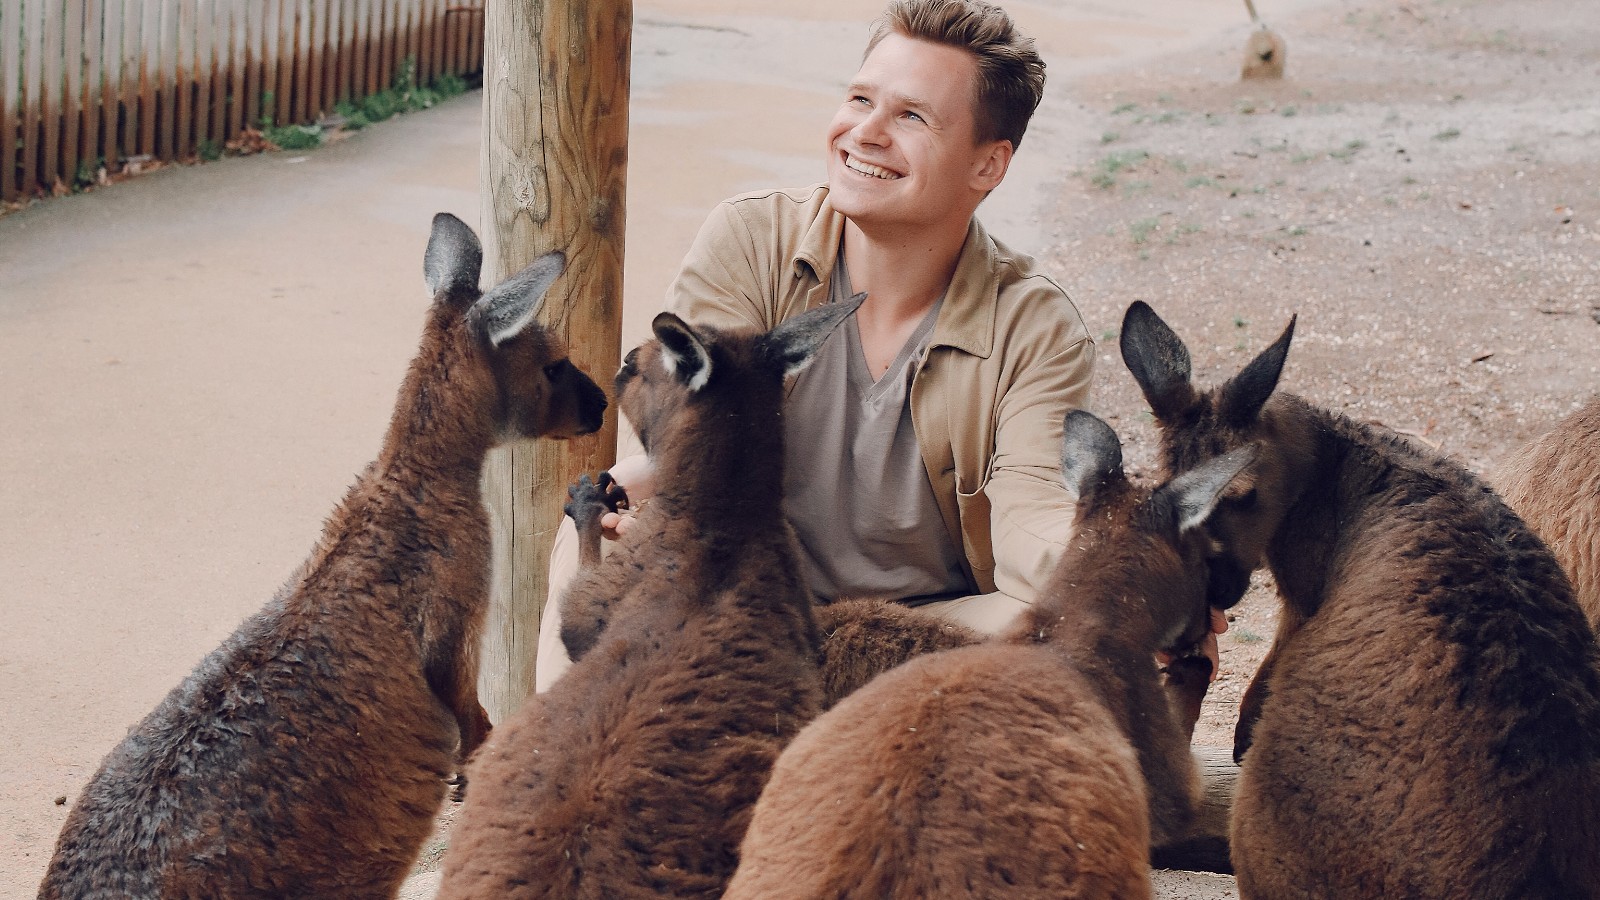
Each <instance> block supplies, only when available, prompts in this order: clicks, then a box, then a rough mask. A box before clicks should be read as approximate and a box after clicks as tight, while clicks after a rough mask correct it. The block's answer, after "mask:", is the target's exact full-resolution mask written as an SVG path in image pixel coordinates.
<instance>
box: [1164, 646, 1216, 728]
mask: <svg viewBox="0 0 1600 900" xmlns="http://www.w3.org/2000/svg"><path fill="white" fill-rule="evenodd" d="M1165 672H1166V678H1165V687H1166V690H1167V696H1168V697H1169V698H1170V700H1171V702H1172V708H1173V711H1174V712H1176V713H1177V715H1178V718H1179V721H1180V722H1181V723H1182V725H1183V728H1184V731H1185V732H1186V733H1187V734H1189V735H1191V736H1192V735H1193V734H1194V726H1195V723H1196V722H1198V721H1199V720H1200V706H1201V704H1202V703H1203V702H1204V701H1205V699H1206V691H1207V690H1209V689H1210V687H1211V660H1210V659H1208V658H1206V657H1205V656H1202V655H1200V654H1198V653H1197V654H1194V655H1192V656H1179V657H1175V658H1173V659H1172V661H1171V662H1168V663H1167V665H1166V669H1165Z"/></svg>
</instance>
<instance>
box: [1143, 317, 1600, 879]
mask: <svg viewBox="0 0 1600 900" xmlns="http://www.w3.org/2000/svg"><path fill="white" fill-rule="evenodd" d="M1292 333H1293V323H1291V325H1290V328H1289V330H1286V331H1285V332H1284V335H1283V337H1281V338H1280V339H1279V340H1278V342H1277V343H1276V344H1274V345H1273V346H1272V347H1270V348H1268V350H1266V351H1265V352H1263V353H1262V354H1261V356H1259V357H1257V359H1256V360H1254V361H1253V362H1251V363H1250V365H1249V366H1247V367H1246V368H1245V369H1244V371H1243V372H1241V373H1240V374H1239V375H1238V376H1237V377H1236V378H1234V379H1233V380H1231V381H1229V382H1228V383H1227V384H1226V385H1224V386H1223V387H1222V388H1220V389H1218V390H1214V391H1210V392H1207V393H1201V392H1199V391H1197V390H1196V389H1195V388H1194V387H1193V386H1192V385H1191V384H1190V382H1189V361H1188V352H1187V350H1186V349H1185V348H1184V347H1183V344H1182V342H1181V341H1180V340H1178V338H1177V336H1176V335H1175V334H1173V333H1172V332H1171V330H1170V329H1168V328H1167V326H1166V325H1165V323H1162V322H1161V320H1160V319H1159V318H1157V317H1156V316H1155V313H1154V312H1152V311H1150V309H1149V307H1147V306H1144V305H1143V304H1135V305H1134V307H1133V308H1131V309H1130V310H1129V311H1128V315H1127V318H1126V319H1125V320H1124V323H1123V330H1122V350H1123V358H1124V359H1125V360H1126V361H1127V362H1128V367H1129V369H1130V370H1132V371H1133V372H1134V376H1135V378H1136V379H1137V380H1138V381H1139V383H1140V385H1141V387H1142V388H1143V389H1144V392H1145V396H1146V398H1147V399H1148V400H1149V401H1150V404H1151V408H1152V410H1153V411H1154V413H1155V415H1156V419H1157V421H1158V423H1159V424H1160V426H1161V429H1162V452H1163V455H1164V458H1165V463H1166V466H1167V467H1168V470H1169V471H1174V472H1179V471H1183V470H1185V469H1186V468H1188V467H1190V466H1193V465H1196V464H1199V463H1201V462H1203V461H1204V460H1206V459H1208V458H1209V457H1211V456H1212V455H1214V454H1216V453H1219V452H1222V451H1225V450H1227V449H1228V448H1230V447H1234V446H1237V445H1239V444H1240V443H1241V442H1244V441H1252V442H1255V443H1257V444H1258V445H1259V446H1260V448H1261V450H1260V457H1259V462H1258V463H1257V465H1256V466H1255V467H1254V469H1253V471H1252V472H1251V473H1249V474H1250V477H1252V478H1253V479H1254V482H1255V484H1254V486H1253V488H1252V489H1251V490H1249V491H1247V492H1244V493H1241V494H1239V495H1238V496H1236V497H1233V498H1230V499H1224V501H1223V506H1222V508H1221V509H1220V510H1219V512H1218V514H1217V516H1216V517H1215V526H1216V528H1217V529H1218V532H1219V534H1222V535H1224V536H1225V537H1226V538H1227V539H1228V540H1229V541H1230V543H1231V544H1232V546H1233V547H1234V548H1235V549H1236V551H1238V552H1241V553H1245V554H1252V555H1253V556H1254V559H1256V560H1262V559H1264V561H1265V562H1266V564H1267V565H1268V566H1269V567H1270V568H1271V569H1272V572H1273V574H1274V576H1275V577H1276V579H1277V582H1278V587H1279V590H1280V592H1281V594H1282V598H1283V604H1284V606H1283V615H1282V617H1281V624H1280V627H1279V632H1278V637H1277V640H1276V642H1275V643H1274V645H1273V648H1272V651H1271V654H1270V655H1269V657H1268V661H1267V663H1265V664H1264V665H1263V668H1262V671H1261V672H1260V673H1258V674H1257V676H1256V680H1255V682H1254V684H1252V686H1251V702H1250V704H1249V705H1250V707H1251V709H1250V710H1248V711H1244V712H1242V713H1241V720H1240V731H1239V743H1238V747H1237V748H1236V751H1237V752H1244V751H1245V750H1246V748H1247V749H1248V752H1244V755H1243V770H1242V772H1241V774H1240V780H1239V787H1238V796H1237V799H1236V803H1235V807H1234V818H1233V828H1232V835H1231V840H1232V854H1233V861H1234V866H1235V868H1236V870H1237V873H1238V879H1239V889H1240V894H1241V895H1242V896H1244V897H1302V896H1315V897H1472V898H1511V897H1517V898H1556V897H1565V898H1579V897H1595V896H1600V894H1597V891H1600V831H1597V829H1600V672H1597V666H1600V650H1597V648H1596V644H1595V638H1594V634H1593V632H1592V631H1591V629H1590V628H1589V626H1588V624H1587V623H1586V622H1585V621H1584V619H1583V616H1582V614H1581V613H1580V611H1579V609H1578V606H1577V603H1576V602H1575V601H1574V600H1573V597H1572V591H1571V588H1570V586H1569V585H1568V583H1567V579H1566V578H1565V577H1564V576H1563V575H1562V573H1561V570H1560V568H1559V567H1558V566H1557V564H1556V561H1555V559H1554V558H1553V557H1552V556H1551V555H1550V552H1549V551H1548V550H1547V549H1546V548H1545V547H1544V545H1543V544H1542V543H1541V542H1540V541H1539V540H1538V539H1537V538H1536V537H1535V536H1534V535H1533V534H1532V532H1531V531H1530V530H1529V529H1528V528H1527V527H1526V526H1525V525H1524V524H1523V523H1522V522H1521V521H1520V520H1519V519H1518V518H1517V517H1516V516H1515V515H1513V514H1512V512H1511V511H1510V510H1509V509H1507V508H1506V507H1505V505H1504V504H1502V503H1501V502H1500V500H1499V499H1498V498H1497V497H1496V496H1495V495H1494V494H1493V492H1491V491H1489V490H1488V489H1487V488H1485V487H1484V486H1483V485H1482V484H1481V483H1480V482H1478V481H1477V479H1475V478H1474V477H1473V476H1472V475H1470V474H1469V473H1467V472H1466V471H1465V470H1463V469H1462V468H1460V467H1459V466H1457V465H1455V464H1454V463H1452V462H1449V461H1447V460H1445V459H1442V458H1440V457H1438V456H1437V455H1435V454H1432V453H1430V452H1427V451H1425V450H1422V449H1420V448H1418V447H1416V446H1413V445H1411V444H1408V443H1406V442H1405V441H1403V440H1401V439H1400V438H1398V437H1395V436H1393V435H1389V434H1385V433H1381V432H1379V431H1377V430H1375V429H1372V428H1369V427H1366V426H1364V425H1361V424H1358V423H1356V422H1353V421H1351V420H1349V419H1347V418H1344V417H1343V416H1340V415H1337V414H1335V413H1331V412H1328V411H1325V410H1322V409H1318V408H1316V407H1313V406H1311V405H1309V404H1307V403H1306V402H1305V401H1303V400H1301V399H1299V398H1297V397H1293V396H1289V395H1285V394H1274V393H1273V391H1274V389H1275V387H1276V385H1277V380H1278V376H1279V373H1280V372H1281V368H1282V365H1283V360H1284V357H1285V355H1286V354H1287V352H1288V346H1289V339H1290V337H1291V335H1292ZM1242 558H1243V559H1246V560H1249V559H1251V556H1249V555H1247V556H1244V557H1242ZM1252 717H1255V718H1252Z"/></svg>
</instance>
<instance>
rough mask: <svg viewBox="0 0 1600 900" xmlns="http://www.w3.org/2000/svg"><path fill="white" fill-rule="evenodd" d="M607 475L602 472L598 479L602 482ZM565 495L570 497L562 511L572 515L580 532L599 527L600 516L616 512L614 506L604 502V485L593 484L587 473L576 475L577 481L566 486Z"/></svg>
mask: <svg viewBox="0 0 1600 900" xmlns="http://www.w3.org/2000/svg"><path fill="white" fill-rule="evenodd" d="M607 477H608V476H606V475H605V474H604V473H602V474H601V476H600V479H601V481H602V482H604V481H605V480H606V479H607ZM567 497H568V498H570V499H568V500H567V503H566V505H565V506H563V507H562V511H564V512H565V513H566V514H567V515H568V516H571V517H572V521H573V523H574V524H576V525H577V526H578V532H579V533H580V534H581V533H583V532H584V531H586V530H588V529H597V528H599V527H600V517H601V516H603V515H605V514H606V513H608V512H616V507H615V506H613V505H611V504H609V503H607V502H606V489H605V487H603V486H602V485H599V484H595V483H594V481H592V480H591V479H590V478H589V476H588V475H579V476H578V480H577V482H576V483H574V484H573V485H572V486H571V487H569V488H567Z"/></svg>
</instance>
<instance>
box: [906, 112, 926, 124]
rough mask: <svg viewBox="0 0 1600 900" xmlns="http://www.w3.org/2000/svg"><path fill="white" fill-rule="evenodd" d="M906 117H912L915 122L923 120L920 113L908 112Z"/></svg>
mask: <svg viewBox="0 0 1600 900" xmlns="http://www.w3.org/2000/svg"><path fill="white" fill-rule="evenodd" d="M906 118H908V119H910V120H911V121H913V122H921V121H923V118H922V116H920V115H918V114H916V113H914V112H908V113H906Z"/></svg>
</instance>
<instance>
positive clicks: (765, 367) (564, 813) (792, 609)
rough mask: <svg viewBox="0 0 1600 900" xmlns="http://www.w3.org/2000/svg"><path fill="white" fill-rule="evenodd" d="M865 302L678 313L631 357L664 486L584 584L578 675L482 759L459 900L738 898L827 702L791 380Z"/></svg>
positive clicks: (596, 489)
mask: <svg viewBox="0 0 1600 900" xmlns="http://www.w3.org/2000/svg"><path fill="white" fill-rule="evenodd" d="M860 299H861V297H860V296H858V297H857V298H856V299H855V301H854V302H850V303H840V304H832V305H828V306H823V307H820V308H818V309H816V310H813V311H811V312H808V313H804V314H802V315H800V316H797V317H795V318H793V319H790V320H788V321H787V322H784V323H783V324H781V325H779V326H778V327H777V328H775V329H774V330H773V331H771V332H770V333H767V334H764V335H763V334H748V333H741V332H726V331H721V330H714V329H710V328H695V327H692V326H690V325H688V324H687V323H685V322H684V321H683V320H681V319H679V318H678V317H677V316H675V315H672V314H671V313H662V314H661V315H659V316H657V317H656V319H655V322H654V325H653V329H654V333H655V340H652V341H650V342H648V343H646V344H644V345H643V346H641V347H639V348H638V349H636V350H634V351H633V352H631V353H629V354H628V356H627V358H626V360H625V361H624V363H623V366H622V369H621V371H620V372H619V373H618V375H617V397H618V403H619V405H620V408H621V409H622V411H623V412H624V413H625V414H626V415H627V416H628V419H629V421H630V422H632V423H633V425H634V427H635V428H636V430H637V431H638V433H639V436H640V439H641V440H642V441H643V443H644V446H645V449H646V451H647V452H649V453H650V455H651V457H652V458H653V459H654V460H655V464H656V471H657V478H658V484H659V491H658V493H657V495H656V497H655V498H654V499H653V500H652V501H651V503H650V504H649V506H647V507H646V508H645V509H643V510H642V511H641V512H640V515H639V520H638V522H637V523H636V524H635V526H634V527H633V529H632V530H630V532H629V534H628V536H627V539H626V540H624V541H623V542H621V544H620V546H618V547H617V548H615V550H614V551H613V552H612V553H611V554H610V555H608V556H606V557H605V559H604V560H603V561H600V562H599V563H598V564H597V565H593V566H592V567H585V568H584V569H583V570H582V571H580V573H579V574H578V575H577V577H576V578H575V579H574V581H573V583H572V585H571V586H570V587H569V589H568V592H567V595H566V597H565V598H564V607H565V608H566V609H570V610H574V611H577V613H578V615H579V617H580V619H581V617H583V616H584V615H587V616H589V621H590V622H591V623H595V624H596V627H594V628H593V629H592V632H590V633H589V634H586V635H585V638H586V641H585V642H583V643H581V644H578V645H576V649H577V653H576V657H577V660H576V662H575V663H574V664H573V666H572V668H571V669H570V670H568V671H567V672H566V674H564V675H563V676H562V677H561V679H560V680H559V681H557V682H556V683H555V684H554V685H553V686H552V687H551V689H550V690H549V691H548V692H546V693H543V694H537V695H535V696H534V697H532V698H530V699H529V701H528V702H527V703H526V704H525V705H524V706H523V707H522V709H520V710H519V711H518V712H517V713H516V715H515V716H513V717H512V718H511V720H510V721H509V722H507V723H506V724H504V725H503V726H502V727H500V728H499V729H497V730H496V731H495V733H494V735H493V736H492V737H491V738H490V739H489V741H488V742H487V743H486V744H485V745H484V748H483V750H482V751H480V752H479V754H478V757H477V759H476V760H475V762H474V763H473V765H472V767H471V770H470V774H471V777H472V779H473V796H472V797H471V798H470V799H469V802H468V804H467V806H466V808H465V809H464V810H463V812H462V814H461V818H460V820H459V821H458V822H457V824H456V828H455V833H454V835H453V837H452V842H451V848H450V853H449V855H447V856H446V858H445V869H444V884H443V888H442V890H441V892H440V894H439V897H440V898H441V900H448V898H462V897H484V898H487V897H496V898H502V897H503V898H533V897H541V898H633V897H638V898H645V897H649V898H655V897H707V898H709V897H718V896H720V895H721V894H722V890H723V887H724V885H725V884H726V882H727V879H728V877H729V875H731V874H732V873H733V870H734V867H735V865H736V864H737V861H738V850H739V842H740V840H741V839H742V838H743V837H744V830H745V825H746V823H747V822H748V821H749V817H750V807H751V806H752V805H753V804H754V803H755V800H756V796H757V795H758V794H759V793H760V792H761V788H762V786H763V785H764V784H765V783H766V780H767V775H768V773H769V770H770V769H771V766H772V762H773V760H775V759H776V758H777V756H778V753H779V752H780V751H781V750H782V749H783V747H784V745H785V744H787V743H788V742H789V739H790V738H792V737H793V736H794V734H795V733H796V732H797V731H799V729H800V727H801V726H802V725H804V724H805V723H806V722H808V721H810V720H811V719H812V718H813V717H814V716H815V715H816V714H817V710H818V707H819V705H820V703H821V686H820V682H819V678H818V675H817V667H816V659H817V643H818V635H817V630H816V625H815V623H814V621H813V619H812V614H811V600H810V595H809V594H808V593H807V591H806V588H805V586H804V584H802V582H801V580H800V574H799V564H798V561H797V558H796V553H797V550H796V548H795V543H794V535H793V533H792V532H791V530H790V529H789V526H788V524H787V523H786V522H785V520H784V517H783V516H782V514H781V513H780V512H779V510H780V508H781V507H780V500H781V498H782V490H783V446H782V444H783V428H782V425H781V421H780V418H779V417H780V415H781V408H782V404H783V386H784V379H785V377H786V376H787V375H789V374H792V373H794V372H796V371H799V369H800V368H801V367H803V366H804V365H805V364H806V363H807V362H809V361H810V359H811V356H812V354H813V353H814V352H815V350H816V349H817V347H819V346H820V345H821V343H822V341H823V339H824V338H826V337H827V335H828V334H829V332H830V331H831V330H832V329H833V328H834V327H835V326H837V325H838V323H839V322H840V321H841V320H843V319H844V318H845V316H847V315H849V314H851V313H852V312H853V311H854V310H855V308H856V307H857V306H858V305H859V303H860ZM605 495H606V490H605V488H604V487H601V486H598V485H593V484H589V483H588V482H587V480H585V481H584V482H583V483H582V484H581V485H580V487H579V488H578V489H576V490H575V491H574V497H573V504H572V506H570V507H569V509H571V511H572V512H574V514H575V518H577V519H578V520H579V521H580V522H581V521H583V520H584V519H585V518H587V517H588V516H590V515H593V512H592V507H593V506H595V505H604V504H605V503H606V502H607V501H606V496H605ZM584 507H590V511H589V512H586V511H585V509H584ZM564 611H565V610H564ZM569 643H570V642H569ZM585 651H586V652H585Z"/></svg>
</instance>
